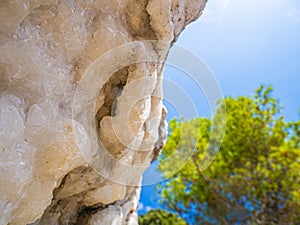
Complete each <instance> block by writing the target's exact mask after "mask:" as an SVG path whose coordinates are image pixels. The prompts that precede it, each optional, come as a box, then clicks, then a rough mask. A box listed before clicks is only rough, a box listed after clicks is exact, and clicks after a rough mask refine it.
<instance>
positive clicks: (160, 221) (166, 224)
mask: <svg viewBox="0 0 300 225" xmlns="http://www.w3.org/2000/svg"><path fill="white" fill-rule="evenodd" d="M175 224H176V225H187V223H186V222H185V221H184V219H182V218H180V217H178V216H177V215H176V214H174V213H171V212H166V211H164V210H161V209H157V210H150V211H149V212H147V213H146V214H145V215H142V216H140V217H139V225H175Z"/></svg>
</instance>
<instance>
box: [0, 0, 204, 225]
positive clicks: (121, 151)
mask: <svg viewBox="0 0 300 225" xmlns="http://www.w3.org/2000/svg"><path fill="white" fill-rule="evenodd" d="M204 5H205V0H185V1H184V0H140V1H136V0H98V1H97V0H96V1H95V0H84V1H83V0H82V1H77V0H72V1H71V0H63V1H62V0H21V1H17V0H1V1H0V44H1V45H0V154H1V156H0V211H1V214H0V224H10V225H15V224H32V223H33V224H36V225H37V224H49V225H51V224H53V225H54V224H91V225H96V224H101V225H103V224H104V225H106V224H107V225H110V224H137V214H136V208H137V204H138V200H139V190H140V188H139V187H134V186H131V185H125V184H119V183H118V182H114V181H111V180H109V179H107V178H104V177H103V176H101V175H99V173H97V172H96V171H94V170H93V169H92V168H91V167H90V166H89V165H88V163H87V162H86V161H85V160H84V158H83V156H82V154H81V152H80V151H79V149H78V147H77V146H78V143H76V142H75V137H74V133H73V131H74V124H75V125H76V126H81V124H80V122H79V121H76V119H74V117H73V116H72V107H73V99H74V95H75V92H76V88H77V86H78V83H79V82H80V80H81V79H82V76H83V75H84V74H85V72H86V70H87V68H89V66H90V65H91V64H92V63H93V62H94V61H95V60H96V59H97V58H98V57H100V56H101V55H103V54H104V53H106V52H107V51H109V50H111V49H114V48H116V47H117V46H120V45H123V44H127V43H130V42H132V41H141V40H163V41H166V42H169V43H172V42H173V41H174V40H176V38H177V36H178V35H179V33H180V32H181V31H182V30H183V28H184V27H185V26H186V25H187V24H188V23H190V22H191V21H193V20H194V19H196V18H197V17H198V16H199V15H200V13H201V11H202V9H203V8H204ZM145 51H146V50H145ZM145 53H146V54H147V52H145ZM163 54H165V55H162V56H160V57H162V58H164V57H165V56H166V54H167V52H164V53H163ZM162 69H163V68H162V64H155V63H153V62H152V63H151V62H143V63H136V64H133V65H128V66H126V67H124V68H122V69H120V70H119V71H117V72H115V73H114V74H112V75H111V77H110V79H108V80H107V82H106V83H104V84H103V85H101V86H99V95H98V98H97V104H96V107H95V109H94V112H93V119H94V121H95V124H96V127H97V132H98V138H99V140H100V141H101V142H102V143H103V145H104V146H105V148H106V150H107V151H108V152H109V154H111V155H112V156H113V157H114V158H115V159H117V160H119V161H124V162H126V163H128V164H130V165H144V166H145V167H147V166H149V164H150V162H151V161H152V160H153V158H155V157H156V156H157V152H158V151H159V149H160V148H161V146H162V145H163V142H164V138H165V135H166V123H165V110H164V108H163V105H162V101H161V91H162V89H161V85H162V82H161V81H162V71H163V70H162ZM141 78H143V80H144V82H140V83H138V85H134V86H133V85H130V84H131V83H132V82H135V81H136V80H138V79H141ZM91 85H92V84H91ZM141 94H142V95H144V96H146V97H145V98H141V99H140V100H139V101H138V102H133V100H132V99H133V96H135V95H141ZM81 110H83V111H84V108H82V109H81ZM122 115H128V117H127V118H126V119H127V121H128V122H127V123H124V125H123V127H122V123H120V121H121V120H122V118H123V117H122ZM114 123H115V124H116V123H117V124H119V126H117V128H114V127H113V126H112V124H114ZM129 128H130V130H131V132H132V133H133V134H134V138H133V139H130V140H127V139H126V137H127V136H126V134H127V133H128V129H129ZM114 129H118V130H117V133H118V135H121V136H122V138H121V139H122V141H120V140H119V137H118V135H116V134H115V132H114ZM86 134H88V133H86ZM86 134H85V135H84V134H83V136H82V140H84V138H85V137H86ZM123 134H125V135H123ZM149 137H150V138H149ZM77 139H78V137H77ZM124 139H125V140H124ZM80 140H81V137H79V141H80ZM130 143H134V144H135V147H137V148H138V149H148V150H149V149H150V151H143V152H142V153H137V151H135V152H134V153H133V152H132V151H131V149H130V148H129V147H128V144H130ZM103 163H104V162H103ZM106 166H107V165H106ZM109 166H110V167H111V168H109V169H110V170H111V171H114V169H115V168H114V165H109ZM116 171H117V173H118V174H117V176H120V177H126V176H127V177H134V178H135V180H136V182H138V181H139V180H140V178H141V173H139V172H137V173H136V174H128V171H120V170H117V169H116Z"/></svg>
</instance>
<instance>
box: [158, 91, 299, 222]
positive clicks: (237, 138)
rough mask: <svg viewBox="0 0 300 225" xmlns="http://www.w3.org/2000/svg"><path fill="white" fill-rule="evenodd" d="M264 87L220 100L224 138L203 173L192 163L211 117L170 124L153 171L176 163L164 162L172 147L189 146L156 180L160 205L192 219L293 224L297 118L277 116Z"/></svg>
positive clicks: (206, 138)
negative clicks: (179, 162)
mask: <svg viewBox="0 0 300 225" xmlns="http://www.w3.org/2000/svg"><path fill="white" fill-rule="evenodd" d="M272 92H273V90H272V88H271V87H264V86H261V87H260V88H258V89H257V90H256V92H255V96H254V98H250V97H238V98H232V97H228V98H226V99H225V104H226V129H225V131H226V133H225V137H224V139H223V143H222V146H221V148H220V152H219V154H218V155H217V157H216V158H215V160H214V162H213V163H212V164H211V166H210V167H209V168H208V169H206V170H205V171H204V172H202V171H200V169H199V163H200V161H201V158H202V156H203V152H204V151H205V149H206V147H207V144H208V141H209V137H210V132H211V130H212V121H211V120H210V119H208V118H197V119H192V120H172V121H171V122H170V126H169V129H170V135H169V138H168V141H167V143H166V146H165V147H164V150H163V152H162V155H161V157H160V159H159V170H160V171H161V172H162V173H164V174H167V173H168V170H169V168H171V167H172V166H173V165H175V164H176V162H175V161H174V160H166V159H168V157H169V156H170V155H171V154H172V153H173V152H174V151H177V152H178V155H180V152H184V151H186V149H191V148H195V151H194V153H193V155H192V157H191V158H190V159H189V160H188V162H187V163H186V164H185V165H184V167H183V168H182V169H181V170H180V171H179V172H178V173H177V174H176V175H175V176H174V177H173V178H172V179H170V180H168V181H167V182H165V183H163V184H161V185H159V186H158V190H159V193H160V195H161V198H162V203H163V204H164V205H165V206H166V207H167V208H169V209H171V210H174V211H177V212H178V213H179V214H180V215H181V216H182V217H183V218H188V221H192V223H194V224H268V225H269V224H270V225H271V224H300V176H299V174H300V121H298V122H291V123H287V122H285V121H284V118H283V117H282V116H280V105H279V102H278V101H276V100H275V99H274V98H273V96H272ZM216 118H218V112H217V113H216ZM224 125H225V124H222V123H217V125H215V126H218V127H222V126H224ZM195 140H196V142H195Z"/></svg>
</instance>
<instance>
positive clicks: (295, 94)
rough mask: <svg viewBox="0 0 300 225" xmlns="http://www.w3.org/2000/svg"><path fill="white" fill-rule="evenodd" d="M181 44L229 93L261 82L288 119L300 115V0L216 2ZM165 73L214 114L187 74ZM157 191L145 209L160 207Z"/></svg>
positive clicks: (148, 190) (145, 195) (145, 194)
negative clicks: (272, 92) (187, 78)
mask: <svg viewBox="0 0 300 225" xmlns="http://www.w3.org/2000/svg"><path fill="white" fill-rule="evenodd" d="M177 44H179V45H181V46H183V47H185V48H187V49H188V50H190V51H192V52H194V53H195V54H196V55H197V56H199V57H200V58H201V59H202V60H203V61H204V62H205V63H206V64H207V65H208V66H209V68H210V70H211V71H212V72H213V74H214V75H215V77H216V79H217V81H218V82H219V85H220V87H221V89H222V90H223V93H224V95H225V96H239V95H247V96H251V95H252V94H253V91H254V90H255V89H256V88H257V87H258V86H259V85H260V84H267V85H272V86H273V87H274V89H275V92H274V96H275V97H276V98H278V99H280V102H281V104H282V105H283V106H284V107H285V108H284V110H283V112H282V113H283V115H284V116H285V119H286V120H288V121H291V120H298V119H299V116H298V115H299V114H298V111H299V109H300V1H299V0H210V1H209V2H208V4H207V6H206V8H205V10H204V12H203V15H202V16H201V17H200V19H198V20H197V21H196V22H194V23H192V24H191V25H189V26H188V27H187V28H186V29H185V30H184V31H183V33H182V34H181V36H180V38H179V40H178V41H177ZM165 76H166V77H167V78H168V79H171V80H174V82H176V81H177V82H179V80H180V84H181V85H182V87H183V88H184V89H186V91H187V92H188V93H189V95H190V96H191V98H192V99H193V101H194V102H195V104H196V107H197V108H198V109H199V111H200V113H199V115H201V116H206V115H209V109H208V106H207V103H206V102H205V98H204V95H203V93H201V91H197V90H196V89H194V88H193V87H192V83H191V82H189V81H188V80H184V78H182V77H184V74H183V73H182V72H180V71H178V70H175V69H173V68H170V67H167V68H166V71H165ZM182 79H183V80H182ZM167 107H168V108H169V109H168V110H169V115H168V119H170V118H172V117H173V116H178V114H176V113H175V111H174V109H173V108H172V107H171V105H169V104H167ZM154 190H155V185H152V186H146V187H143V190H142V195H141V204H140V207H139V208H140V211H139V212H140V213H143V212H145V211H147V210H149V209H151V208H157V207H159V205H158V201H157V200H156V199H155V198H157V197H156V196H155V191H154Z"/></svg>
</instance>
